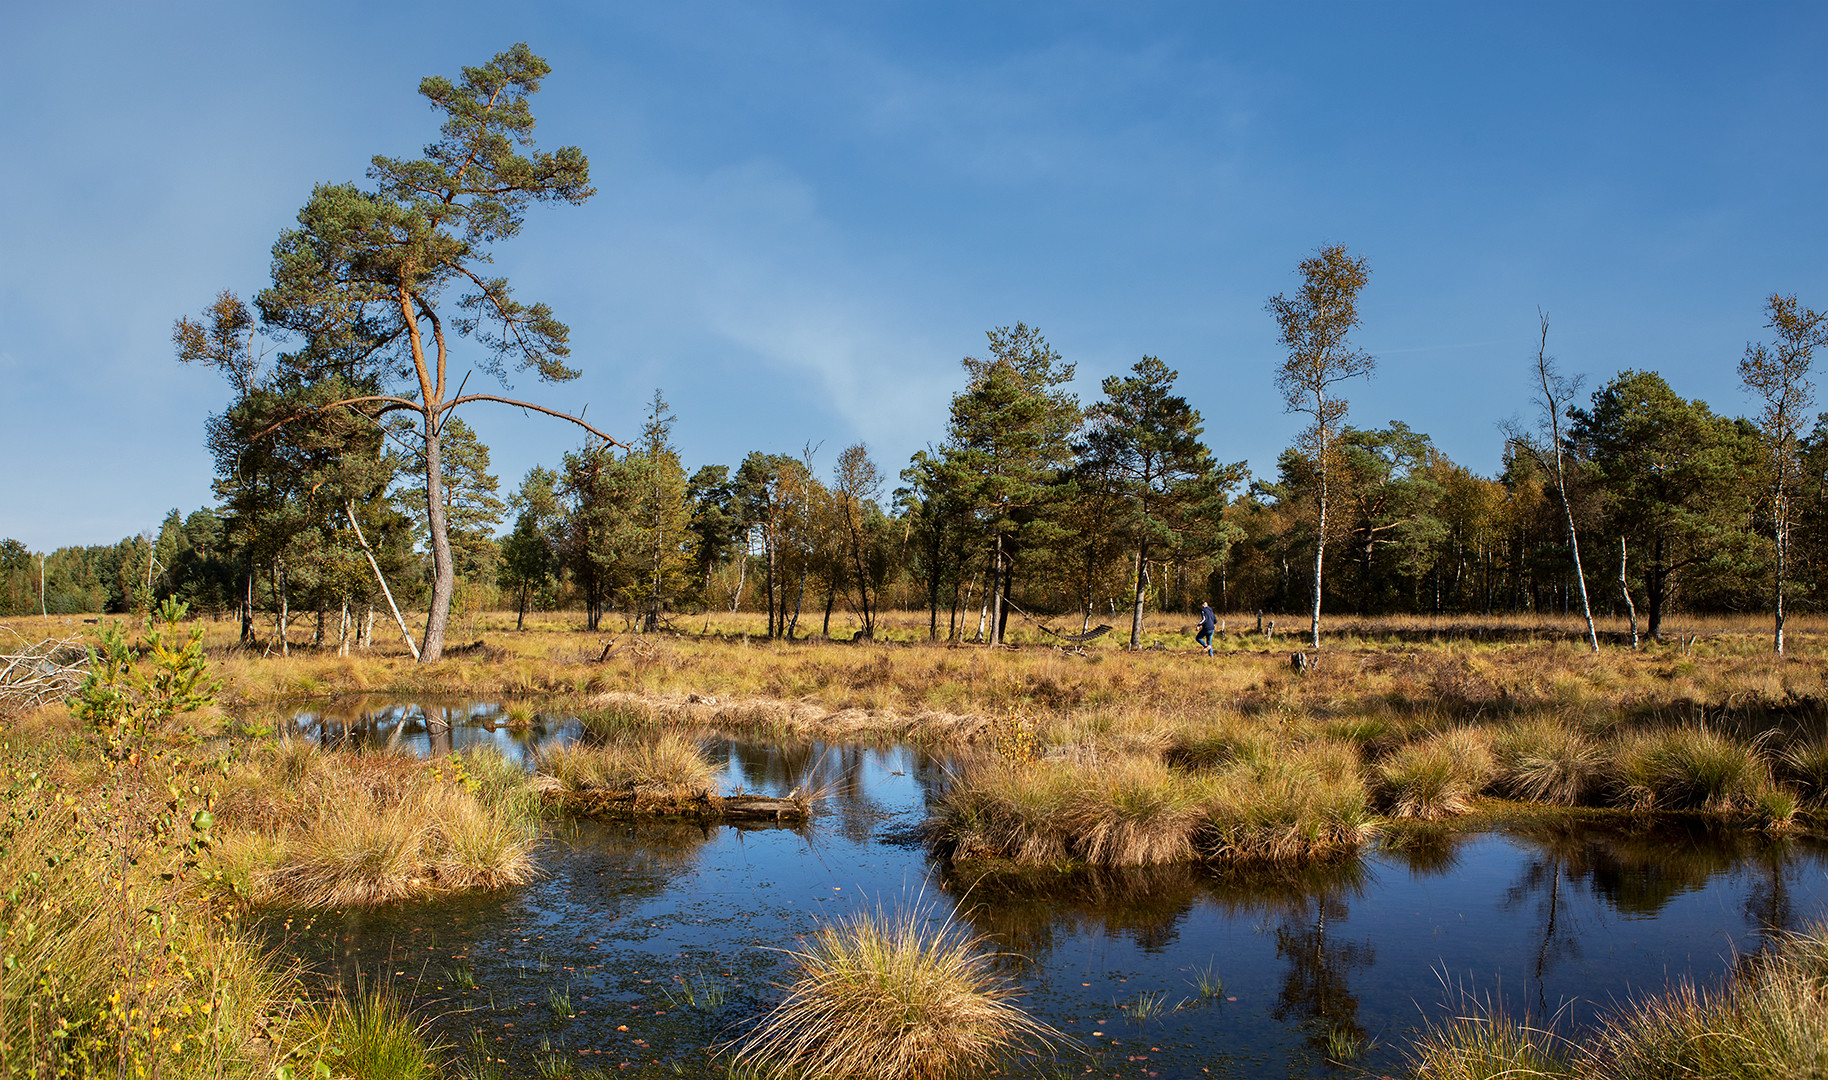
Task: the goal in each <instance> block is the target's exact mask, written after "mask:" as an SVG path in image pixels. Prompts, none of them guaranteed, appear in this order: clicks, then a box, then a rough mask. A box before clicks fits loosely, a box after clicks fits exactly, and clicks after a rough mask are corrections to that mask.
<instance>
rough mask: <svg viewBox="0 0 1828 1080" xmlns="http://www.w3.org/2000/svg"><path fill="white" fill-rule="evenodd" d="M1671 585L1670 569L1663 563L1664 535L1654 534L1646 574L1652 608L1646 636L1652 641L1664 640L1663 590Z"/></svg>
mask: <svg viewBox="0 0 1828 1080" xmlns="http://www.w3.org/2000/svg"><path fill="white" fill-rule="evenodd" d="M1668 585H1669V571H1668V570H1667V569H1666V568H1665V567H1664V565H1663V537H1662V536H1661V535H1657V536H1653V537H1652V538H1651V541H1650V573H1648V574H1646V575H1644V592H1645V594H1646V595H1645V600H1646V602H1647V604H1648V606H1649V608H1650V611H1649V612H1648V617H1647V620H1646V625H1645V627H1644V632H1645V636H1646V637H1648V638H1650V640H1652V641H1662V640H1663V592H1664V590H1665V589H1666V588H1668Z"/></svg>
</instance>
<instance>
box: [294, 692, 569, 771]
mask: <svg viewBox="0 0 1828 1080" xmlns="http://www.w3.org/2000/svg"><path fill="white" fill-rule="evenodd" d="M274 726H275V727H276V729H277V730H279V731H281V732H283V733H285V734H287V735H289V736H290V737H292V738H298V739H304V740H306V741H309V742H313V743H316V744H317V745H319V746H322V747H323V748H324V749H326V750H329V749H347V750H371V751H373V750H380V751H401V752H406V753H412V754H417V755H419V756H422V757H443V756H445V755H448V754H453V753H457V752H459V751H462V750H467V749H469V748H471V747H475V746H491V747H494V748H495V749H496V750H499V751H501V752H502V754H504V755H505V756H506V757H507V758H508V759H509V760H511V761H518V762H521V763H523V764H526V763H529V762H531V761H532V759H533V755H534V753H535V752H536V751H537V750H538V749H539V748H540V747H542V746H544V745H546V744H547V743H550V742H553V741H555V740H564V739H568V738H571V737H573V736H574V735H575V728H574V725H572V724H571V723H569V722H568V721H567V720H566V719H564V718H562V717H558V716H553V715H549V714H537V715H532V716H531V717H530V719H528V720H527V721H526V722H524V723H514V724H511V723H510V722H509V720H508V706H507V705H505V704H504V703H502V702H498V701H490V702H481V701H469V700H466V699H461V698H424V697H394V696H389V695H384V694H361V695H356V696H353V697H347V698H338V699H332V700H329V701H324V702H315V703H313V704H312V706H311V708H309V709H307V710H303V711H298V712H294V713H292V714H290V715H288V716H286V717H284V718H283V719H282V720H280V721H279V722H278V723H276V724H275V725H274Z"/></svg>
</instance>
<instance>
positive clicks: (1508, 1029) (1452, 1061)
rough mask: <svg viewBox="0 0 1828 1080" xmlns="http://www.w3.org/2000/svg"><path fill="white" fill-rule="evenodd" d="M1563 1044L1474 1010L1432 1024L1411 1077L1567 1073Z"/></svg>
mask: <svg viewBox="0 0 1828 1080" xmlns="http://www.w3.org/2000/svg"><path fill="white" fill-rule="evenodd" d="M1568 1068H1569V1065H1568V1056H1567V1054H1566V1052H1565V1045H1564V1044H1563V1042H1562V1040H1561V1039H1560V1038H1558V1037H1557V1036H1556V1035H1555V1034H1554V1033H1553V1032H1550V1031H1545V1030H1543V1029H1542V1028H1538V1027H1533V1026H1531V1025H1529V1024H1524V1023H1520V1022H1519V1021H1517V1020H1514V1019H1512V1018H1510V1017H1508V1016H1502V1015H1497V1014H1494V1013H1492V1012H1490V1011H1482V1010H1477V1009H1475V1010H1471V1011H1470V1012H1468V1013H1467V1014H1466V1015H1461V1016H1456V1017H1454V1018H1452V1019H1451V1020H1448V1021H1447V1022H1445V1023H1443V1024H1439V1025H1436V1026H1434V1027H1431V1028H1430V1029H1429V1030H1428V1031H1427V1032H1426V1033H1425V1034H1424V1035H1423V1036H1422V1038H1421V1039H1419V1040H1417V1042H1416V1044H1415V1046H1414V1047H1413V1048H1412V1049H1411V1051H1410V1064H1409V1073H1408V1075H1409V1076H1410V1077H1411V1078H1412V1080H1531V1078H1537V1077H1542V1078H1548V1077H1566V1076H1569V1075H1570V1074H1569V1072H1568Z"/></svg>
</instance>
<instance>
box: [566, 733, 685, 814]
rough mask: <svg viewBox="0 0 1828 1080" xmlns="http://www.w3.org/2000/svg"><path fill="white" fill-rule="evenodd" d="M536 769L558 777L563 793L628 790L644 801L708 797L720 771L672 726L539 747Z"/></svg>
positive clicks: (602, 794) (585, 796) (580, 795)
mask: <svg viewBox="0 0 1828 1080" xmlns="http://www.w3.org/2000/svg"><path fill="white" fill-rule="evenodd" d="M535 769H536V770H537V771H538V773H539V774H540V775H541V776H544V777H551V778H552V780H553V781H554V782H556V784H557V786H558V791H559V793H560V794H561V796H566V797H571V798H574V799H582V800H586V801H588V800H591V799H599V798H612V797H629V796H632V797H633V798H634V799H635V800H636V802H637V803H638V804H642V805H646V804H666V803H677V802H689V801H693V800H703V799H706V798H708V797H710V796H711V795H713V794H715V793H716V790H717V775H718V771H719V770H718V768H717V767H716V766H715V765H713V764H712V763H711V762H710V761H709V760H708V759H707V758H706V757H705V754H704V749H703V747H702V746H700V745H699V742H698V740H696V739H691V738H687V737H686V736H684V735H681V734H679V733H678V732H674V731H669V732H665V733H663V734H661V735H659V736H658V737H656V738H646V739H644V738H624V739H614V740H611V741H609V742H606V743H601V744H590V743H570V744H567V745H564V746H554V747H550V748H548V749H546V750H543V751H541V753H540V755H539V758H538V760H537V761H536V763H535Z"/></svg>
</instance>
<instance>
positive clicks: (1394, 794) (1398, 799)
mask: <svg viewBox="0 0 1828 1080" xmlns="http://www.w3.org/2000/svg"><path fill="white" fill-rule="evenodd" d="M1492 764H1493V763H1492V752H1491V749H1490V747H1489V745H1488V743H1487V742H1486V738H1485V735H1484V733H1482V732H1480V731H1477V730H1475V729H1473V728H1455V729H1454V730H1451V731H1444V732H1441V733H1439V734H1436V735H1431V736H1429V737H1428V738H1426V739H1423V740H1422V741H1420V742H1414V743H1410V744H1408V745H1406V746H1404V747H1402V748H1400V749H1399V750H1397V751H1396V752H1395V753H1394V754H1392V755H1390V757H1389V758H1388V759H1387V760H1385V761H1382V762H1380V763H1378V766H1377V776H1378V781H1379V788H1380V794H1381V795H1382V797H1383V799H1384V802H1385V804H1386V806H1387V807H1388V809H1389V812H1390V815H1391V816H1392V817H1399V818H1418V819H1420V820H1422V821H1438V820H1440V819H1441V818H1444V817H1451V816H1453V815H1455V814H1464V813H1466V812H1467V811H1468V810H1470V809H1472V800H1473V798H1474V797H1475V796H1477V795H1478V794H1479V792H1481V791H1483V790H1484V789H1485V785H1486V784H1487V783H1488V782H1489V781H1490V779H1491V775H1492Z"/></svg>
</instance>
